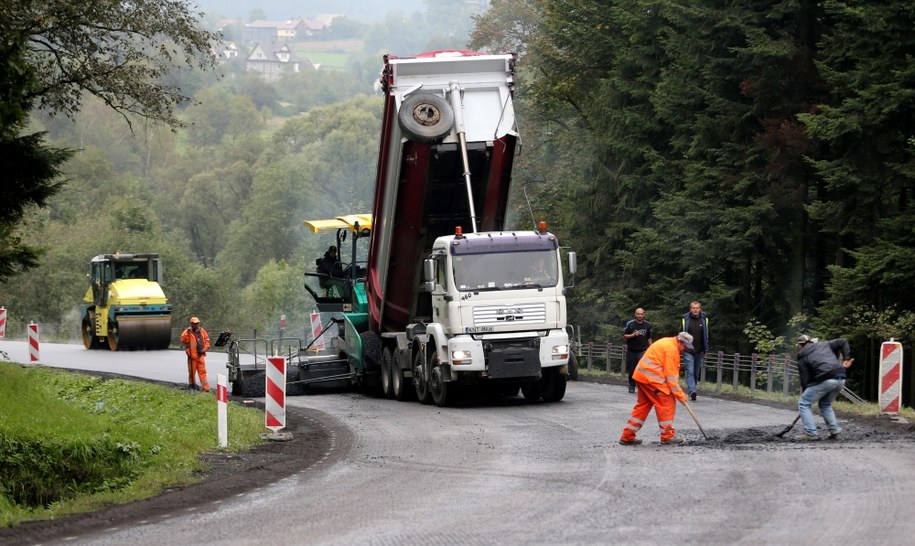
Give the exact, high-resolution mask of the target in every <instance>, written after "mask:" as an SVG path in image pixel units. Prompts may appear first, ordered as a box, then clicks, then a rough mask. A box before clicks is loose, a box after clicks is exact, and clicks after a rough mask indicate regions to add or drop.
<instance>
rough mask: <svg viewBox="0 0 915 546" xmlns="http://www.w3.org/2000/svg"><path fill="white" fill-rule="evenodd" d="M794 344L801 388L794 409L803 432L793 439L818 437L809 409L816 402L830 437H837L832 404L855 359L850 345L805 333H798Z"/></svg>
mask: <svg viewBox="0 0 915 546" xmlns="http://www.w3.org/2000/svg"><path fill="white" fill-rule="evenodd" d="M797 347H798V353H797V372H798V375H800V377H801V388H802V389H803V391H804V392H802V393H801V399H800V401H798V403H797V409H798V412H799V413H800V415H801V422H802V423H804V432H803V433H802V434H800V435H798V436H797V438H796V439H797V440H819V439H820V437H819V436H818V435H817V426H816V424H815V423H814V422H813V411H812V410H811V407H812V406H813V404H814V402H816V403H818V404H817V405H818V406H819V408H820V415H822V416H823V420H824V421H826V426H827V427H828V428H829V439H830V440H838V439H839V434H840V433H841V432H842V429H841V428H840V427H839V423H837V422H836V414H835V412H834V411H833V409H832V403H833V401H834V400H835V399H836V397H837V396H839V393H840V392H841V391H842V388H843V387H845V379H846V377H848V367H849V366H851V363H852V361H853V360H854V359H853V358H851V347H849V345H848V341H846V340H845V339H844V338H838V339H832V340H829V341H822V342H814V341H813V339H811V338H810V336H808V335H806V334H801V335H800V336H798V338H797ZM840 355H841V356H840Z"/></svg>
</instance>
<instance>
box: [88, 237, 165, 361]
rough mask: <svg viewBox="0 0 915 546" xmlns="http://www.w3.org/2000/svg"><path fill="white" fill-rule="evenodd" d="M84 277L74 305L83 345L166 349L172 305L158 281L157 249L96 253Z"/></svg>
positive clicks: (124, 348) (117, 348)
mask: <svg viewBox="0 0 915 546" xmlns="http://www.w3.org/2000/svg"><path fill="white" fill-rule="evenodd" d="M88 276H89V284H90V286H89V289H88V290H87V291H86V295H85V297H84V298H83V303H82V304H81V305H80V315H81V317H82V321H81V324H82V326H81V330H82V337H83V345H84V346H85V347H86V349H103V348H107V349H110V350H112V351H126V350H134V349H147V350H159V349H167V348H168V346H169V343H170V342H171V313H172V306H171V304H170V303H168V300H167V299H166V297H165V293H164V292H163V291H162V287H161V286H159V282H161V280H162V263H161V261H160V260H159V255H158V254H155V253H140V254H122V253H120V252H117V253H114V254H100V255H98V256H96V257H94V258H92V260H91V262H90V263H89V275H88Z"/></svg>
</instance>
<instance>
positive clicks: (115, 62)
mask: <svg viewBox="0 0 915 546" xmlns="http://www.w3.org/2000/svg"><path fill="white" fill-rule="evenodd" d="M7 5H8V6H9V9H8V10H5V13H4V14H3V15H4V17H3V18H4V19H5V20H6V21H7V22H6V24H7V25H8V26H9V27H10V28H11V30H12V31H13V32H15V33H16V34H21V35H24V36H26V37H27V41H26V45H27V49H28V52H27V54H26V60H27V62H28V64H29V67H30V69H32V70H33V72H34V75H35V78H36V80H37V82H36V85H35V86H34V88H33V89H31V90H30V92H29V93H27V97H28V98H29V99H34V100H35V101H36V106H37V107H38V108H39V109H43V110H45V111H48V112H50V113H53V114H63V115H67V116H72V115H73V114H75V113H76V112H78V111H79V110H80V107H81V104H82V100H83V97H84V93H87V94H91V95H94V96H96V97H98V98H99V99H101V100H102V102H104V103H105V104H107V105H108V106H110V107H111V108H113V109H114V110H116V111H118V112H120V113H122V114H123V115H124V117H125V119H127V120H128V121H129V117H128V116H127V114H128V113H130V114H137V115H139V116H142V117H144V118H149V119H152V120H157V121H162V122H165V123H168V124H173V125H174V124H177V123H178V119H177V117H176V116H175V112H174V110H175V107H176V106H177V105H179V104H181V103H182V102H184V101H185V100H187V97H186V96H184V95H183V94H182V93H181V90H180V89H178V88H176V87H174V86H170V85H167V84H165V83H163V81H162V80H163V78H164V77H165V76H166V75H167V74H169V72H170V71H172V70H173V69H174V67H175V66H176V65H183V66H185V67H187V68H188V69H191V70H204V71H206V70H210V69H211V68H212V67H213V66H214V63H215V60H214V58H213V56H212V55H211V54H210V47H211V44H212V42H213V41H214V40H215V39H216V35H215V34H214V33H211V32H209V31H206V30H204V29H203V28H201V27H200V26H199V22H198V17H199V14H197V13H194V12H193V11H192V4H191V3H189V2H187V1H185V0H141V1H138V2H131V3H129V4H127V3H111V2H106V1H104V0H90V1H89V2H81V3H78V4H74V3H72V2H67V1H64V0H43V1H41V2H38V1H35V0H12V1H11V2H8V3H7Z"/></svg>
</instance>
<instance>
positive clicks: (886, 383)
mask: <svg viewBox="0 0 915 546" xmlns="http://www.w3.org/2000/svg"><path fill="white" fill-rule="evenodd" d="M901 399H902V343H899V342H898V341H894V340H893V339H892V338H890V340H889V341H885V342H883V343H882V344H881V345H880V392H879V393H877V405H878V406H879V407H880V414H881V415H899V408H900V406H901Z"/></svg>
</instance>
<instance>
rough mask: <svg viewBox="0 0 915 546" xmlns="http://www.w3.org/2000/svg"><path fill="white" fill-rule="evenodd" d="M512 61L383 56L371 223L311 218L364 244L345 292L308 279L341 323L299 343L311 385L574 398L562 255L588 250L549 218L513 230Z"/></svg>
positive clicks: (410, 394)
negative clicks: (488, 389)
mask: <svg viewBox="0 0 915 546" xmlns="http://www.w3.org/2000/svg"><path fill="white" fill-rule="evenodd" d="M514 66H515V57H514V56H513V55H488V54H479V53H474V52H467V51H439V52H431V53H426V54H422V55H418V56H416V57H411V58H398V57H395V56H393V55H388V56H385V58H384V68H383V70H382V75H381V80H380V82H381V88H382V90H383V91H384V109H383V117H382V127H381V142H380V150H379V156H378V164H377V169H376V180H375V192H374V199H373V210H372V215H371V217H370V221H369V222H367V221H365V219H367V218H369V217H368V215H361V216H363V217H364V220H363V221H362V222H358V221H354V220H353V219H354V218H358V217H359V216H360V215H354V216H349V217H347V216H342V217H338V218H334V219H330V220H315V221H306V222H305V225H306V226H308V227H310V228H311V229H312V231H315V232H317V231H320V230H322V229H336V230H337V241H338V246H339V244H340V243H341V242H342V240H345V239H346V235H347V234H349V235H350V243H351V244H350V248H349V250H348V252H349V256H350V267H349V268H348V270H347V271H348V274H346V275H342V276H341V277H342V278H340V279H336V280H337V281H339V282H343V283H344V285H345V287H344V289H343V290H336V291H334V292H332V293H331V292H329V291H327V290H325V291H323V292H322V291H319V290H315V289H313V288H309V291H310V292H312V296H313V297H314V299H315V302H316V305H317V307H318V308H319V309H320V310H321V311H322V313H325V314H328V315H330V316H331V320H332V321H334V322H335V323H336V325H337V326H338V328H337V332H338V334H337V335H336V336H335V337H333V338H332V339H330V340H327V343H326V348H325V349H324V350H322V351H318V352H316V351H313V350H307V348H306V350H304V351H302V352H300V355H299V358H298V360H297V364H296V367H297V368H298V380H299V382H304V383H307V384H319V383H321V382H323V381H340V380H341V379H347V378H348V379H349V380H350V381H351V382H352V383H353V384H355V385H358V386H363V387H367V388H369V389H373V390H376V391H377V392H381V393H383V394H384V395H385V396H388V397H391V398H396V399H398V400H405V399H408V398H415V399H417V400H419V401H420V402H422V403H435V404H436V405H438V406H446V405H449V404H451V403H452V402H453V401H454V399H455V395H456V392H457V388H458V387H460V386H466V387H467V388H469V389H473V388H475V387H477V386H483V385H488V386H493V387H495V391H496V392H499V393H502V394H508V395H517V394H518V393H519V392H521V393H523V395H524V397H525V398H527V399H529V400H541V399H542V400H546V401H558V400H561V399H562V398H563V397H564V395H565V390H566V379H567V374H568V362H569V338H568V335H567V332H566V301H565V290H566V289H567V288H568V287H569V286H571V283H570V282H568V283H567V281H566V280H565V278H564V272H563V263H567V269H568V270H569V272H570V274H574V271H575V254H574V252H570V251H568V250H567V249H564V248H562V247H561V246H560V244H559V241H558V239H557V237H556V236H555V235H554V234H552V233H550V232H549V231H548V230H547V227H546V224H545V223H543V222H540V223H538V224H537V225H536V226H532V229H527V230H506V229H505V227H506V213H507V208H508V200H509V188H510V182H511V171H512V165H513V161H514V156H515V150H516V147H517V145H518V133H517V130H516V124H515V118H514V109H513V85H514ZM478 211H479V212H478ZM369 224H370V225H369ZM360 244H367V245H368V249H367V252H366V251H360V250H359V245H360ZM339 248H340V251H341V255H342V254H343V252H344V249H343V248H342V247H339ZM360 252H363V255H364V256H366V263H365V266H364V267H360V266H359V265H358V263H357V262H358V258H359V256H360ZM563 258H565V260H564V259H563ZM307 275H312V276H313V275H319V276H320V275H321V274H319V273H316V272H315V273H307ZM306 287H308V284H307V283H306ZM341 294H343V296H342V297H341Z"/></svg>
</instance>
